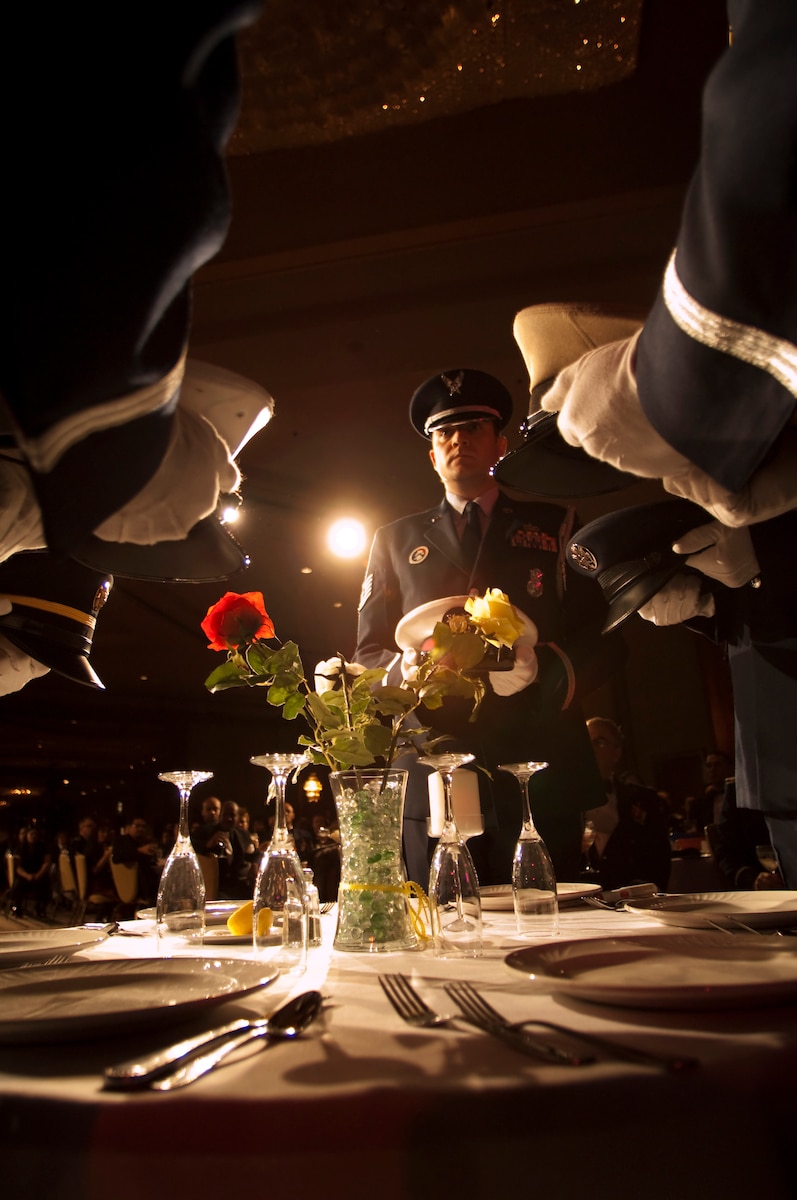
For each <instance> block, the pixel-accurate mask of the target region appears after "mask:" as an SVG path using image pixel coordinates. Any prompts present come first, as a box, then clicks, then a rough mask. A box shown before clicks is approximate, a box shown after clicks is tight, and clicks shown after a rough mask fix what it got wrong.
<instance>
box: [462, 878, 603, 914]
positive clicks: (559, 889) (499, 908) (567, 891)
mask: <svg viewBox="0 0 797 1200" xmlns="http://www.w3.org/2000/svg"><path fill="white" fill-rule="evenodd" d="M600 890H601V885H600V884H599V883H557V885H556V895H557V897H558V899H559V903H560V904H565V903H567V901H568V900H579V899H580V898H581V897H582V896H594V895H595V893H596V892H599V891H600ZM479 895H480V896H481V898H482V908H483V909H484V911H485V912H512V909H513V908H514V905H513V903H512V884H511V883H495V884H488V885H487V887H480V888H479Z"/></svg>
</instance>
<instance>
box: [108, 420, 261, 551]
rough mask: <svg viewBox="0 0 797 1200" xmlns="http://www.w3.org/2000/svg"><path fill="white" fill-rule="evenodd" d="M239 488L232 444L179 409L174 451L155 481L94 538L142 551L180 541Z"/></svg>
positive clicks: (170, 447) (168, 452) (168, 455)
mask: <svg viewBox="0 0 797 1200" xmlns="http://www.w3.org/2000/svg"><path fill="white" fill-rule="evenodd" d="M240 482H241V475H240V472H239V470H238V468H237V466H236V465H235V463H234V462H233V461H232V459H231V458H230V457H229V452H228V448H227V444H226V442H224V441H223V439H222V438H221V437H219V435H218V433H217V432H216V430H215V429H214V428H213V426H212V425H211V424H210V422H209V421H206V420H205V418H204V417H202V416H199V415H198V414H197V413H194V412H191V411H190V410H188V409H185V408H179V407H178V409H177V412H176V413H175V418H174V424H173V428H172V437H171V441H170V443H169V449H168V450H167V452H166V454H165V456H164V458H163V461H162V462H161V465H160V466H159V468H158V470H157V471H156V472H155V474H154V475H153V477H152V479H150V481H149V483H148V484H147V485H146V487H144V488H142V490H141V491H140V492H139V493H138V495H136V496H134V497H133V499H132V500H131V501H130V503H129V504H126V505H125V506H124V508H120V509H119V511H118V512H116V513H114V514H113V515H112V516H111V517H109V518H108V520H107V521H103V523H102V525H100V526H99V527H98V528H97V529H96V530H95V531H94V532H95V533H96V535H97V537H98V538H101V539H102V540H103V541H106V542H133V543H135V544H136V545H139V546H152V545H154V544H155V543H156V542H160V541H177V540H179V539H180V538H184V537H185V536H186V535H187V534H188V533H189V531H190V530H191V529H192V528H193V526H194V525H196V523H197V521H200V520H201V519H202V518H203V517H207V516H210V514H211V513H212V512H214V511H215V508H216V505H217V503H218V499H219V492H234V491H235V490H236V488H237V487H238V486H239V484H240Z"/></svg>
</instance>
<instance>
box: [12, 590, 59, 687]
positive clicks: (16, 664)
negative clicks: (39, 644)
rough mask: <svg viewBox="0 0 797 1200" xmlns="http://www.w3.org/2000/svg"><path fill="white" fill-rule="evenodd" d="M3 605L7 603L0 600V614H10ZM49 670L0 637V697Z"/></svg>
mask: <svg viewBox="0 0 797 1200" xmlns="http://www.w3.org/2000/svg"><path fill="white" fill-rule="evenodd" d="M4 604H8V601H7V600H5V599H4V598H0V612H10V611H11V605H10V604H8V607H7V608H4V607H3V605H4ZM49 670H50V668H49V667H45V666H44V664H43V663H40V662H36V660H35V658H30V656H29V655H27V654H26V653H25V651H24V650H20V649H19V648H18V647H17V646H15V645H14V643H13V642H9V640H8V638H4V637H1V636H0V696H9V695H10V694H11V693H12V692H19V691H21V689H22V688H24V686H25V684H26V683H30V681H31V679H38V678H39V677H40V676H41V675H46V674H47V672H48V671H49Z"/></svg>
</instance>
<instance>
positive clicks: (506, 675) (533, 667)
mask: <svg viewBox="0 0 797 1200" xmlns="http://www.w3.org/2000/svg"><path fill="white" fill-rule="evenodd" d="M536 641H537V638H536V635H531V634H527V633H523V634H521V635H520V637H519V638H517V639H516V641H515V643H514V645H513V646H512V649H513V651H514V654H515V665H514V667H513V668H512V670H511V671H490V683H491V684H492V686H493V691H494V692H495V694H496V695H497V696H514V695H515V693H516V692H522V691H523V688H526V687H528V686H529V684H530V683H533V682H534V680H535V679H536V678H537V672H538V670H539V666H540V664H539V662H538V660H537V654H536V652H535V650H534V646H535V644H536Z"/></svg>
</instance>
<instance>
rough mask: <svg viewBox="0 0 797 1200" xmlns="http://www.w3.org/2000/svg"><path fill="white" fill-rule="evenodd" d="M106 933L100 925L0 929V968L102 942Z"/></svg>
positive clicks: (64, 954)
mask: <svg viewBox="0 0 797 1200" xmlns="http://www.w3.org/2000/svg"><path fill="white" fill-rule="evenodd" d="M107 936H108V934H107V932H106V931H105V930H100V929H83V928H81V927H77V928H73V929H19V930H16V929H15V930H13V931H11V932H9V933H5V932H3V933H0V971H4V970H5V968H6V967H19V966H22V965H23V964H24V963H38V962H46V961H47V959H48V958H55V956H56V955H58V957H59V958H64V957H66V955H68V954H77V952H78V950H87V949H88V947H89V946H96V945H97V943H98V942H104V941H105V939H106V938H107Z"/></svg>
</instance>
